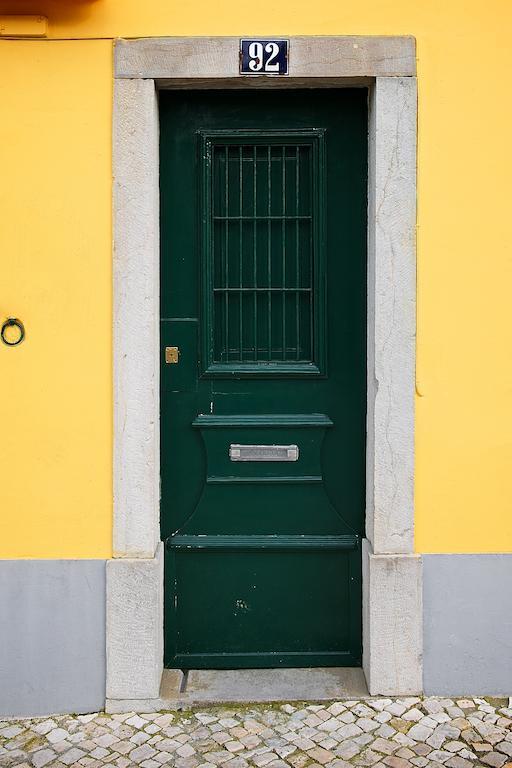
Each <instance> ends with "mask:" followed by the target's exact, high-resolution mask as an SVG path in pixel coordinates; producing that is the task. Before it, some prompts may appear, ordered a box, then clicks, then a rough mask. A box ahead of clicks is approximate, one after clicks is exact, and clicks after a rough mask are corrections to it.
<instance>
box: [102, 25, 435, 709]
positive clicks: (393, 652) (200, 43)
mask: <svg viewBox="0 0 512 768" xmlns="http://www.w3.org/2000/svg"><path fill="white" fill-rule="evenodd" d="M238 45H239V39H238V38H234V37H221V38H149V39H137V40H117V41H116V42H115V46H114V105H113V106H114V109H113V184H114V186H113V227H114V233H113V267H114V278H113V300H114V319H113V345H114V350H113V354H114V531H113V557H112V559H111V560H109V561H108V562H107V702H108V701H109V700H112V701H113V702H114V701H115V702H116V706H117V707H119V706H120V705H122V702H124V704H125V705H126V706H128V707H131V708H132V709H136V708H137V706H138V705H142V702H144V705H145V706H147V704H148V700H151V699H158V697H159V691H160V683H161V677H162V671H163V549H162V542H161V541H160V525H159V522H160V521H159V503H160V445H159V419H160V401H159V375H160V374H159V366H160V362H159V361H160V349H159V344H160V342H159V271H160V266H159V265H160V253H159V184H158V169H159V148H158V131H159V128H158V125H159V115H158V91H159V90H160V89H162V88H187V89H192V88H233V87H234V88H241V87H243V88H251V87H266V88H280V87H281V88H283V87H288V88H290V87H301V86H302V87H308V88H309V87H327V86H331V87H332V86H334V87H348V86H362V87H367V88H368V91H369V125H368V136H369V158H368V402H367V413H368V415H367V449H366V450H367V475H366V483H367V498H366V539H365V540H364V542H363V669H364V672H365V675H366V679H367V683H368V687H369V690H370V693H371V694H372V695H377V694H385V695H407V694H417V693H420V692H421V690H422V578H421V557H420V556H419V555H417V554H415V553H414V394H415V342H416V339H415V333H416V142H417V118H416V112H417V83H416V58H415V41H414V39H413V38H411V37H292V38H290V64H289V70H290V74H289V76H288V77H283V78H277V77H276V78H247V77H243V76H240V74H239V73H238Z"/></svg>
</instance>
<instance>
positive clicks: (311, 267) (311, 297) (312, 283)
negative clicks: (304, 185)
mask: <svg viewBox="0 0 512 768" xmlns="http://www.w3.org/2000/svg"><path fill="white" fill-rule="evenodd" d="M312 162H313V154H312V152H309V153H308V166H309V179H310V182H309V184H310V200H313V195H314V194H315V193H316V184H315V181H314V179H313V167H312ZM310 206H311V203H310ZM313 210H315V208H313ZM309 213H310V215H311V214H312V211H311V209H310V211H309ZM316 226H317V224H316V222H315V221H314V220H313V217H311V219H310V222H309V349H310V352H309V354H310V355H311V356H312V357H313V355H314V354H315V350H314V328H313V301H314V289H315V278H314V261H315V260H316V258H317V255H316V253H314V249H315V244H314V234H313V230H314V228H315V227H316ZM313 359H314V358H313Z"/></svg>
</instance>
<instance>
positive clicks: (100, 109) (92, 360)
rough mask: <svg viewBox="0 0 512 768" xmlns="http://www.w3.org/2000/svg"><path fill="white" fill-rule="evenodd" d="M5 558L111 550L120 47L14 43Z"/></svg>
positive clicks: (1, 499) (0, 250) (3, 355)
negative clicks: (114, 120)
mask: <svg viewBox="0 0 512 768" xmlns="http://www.w3.org/2000/svg"><path fill="white" fill-rule="evenodd" d="M0 73H1V75H0V219H1V224H0V318H4V317H6V316H7V315H15V316H18V317H20V318H21V319H22V320H23V322H24V323H25V327H26V333H27V336H26V341H24V342H23V344H21V345H20V346H19V347H13V348H9V347H6V346H5V345H3V344H0V431H1V439H0V519H1V521H2V522H1V536H0V557H106V556H107V557H108V556H109V554H110V551H111V544H110V541H111V528H112V523H111V518H112V498H111V497H112V492H111V486H112V483H111V474H112V469H111V465H112V462H111V453H112V448H111V446H112V437H111V434H112V429H111V422H112V415H111V411H112V405H111V388H112V383H111V382H112V375H111V315H112V310H111V287H110V286H111V257H110V241H111V224H110V220H111V215H110V208H111V203H110V200H111V159H110V157H111V152H110V135H111V127H110V126H111V102H112V96H111V94H112V87H111V77H110V73H111V44H110V43H109V42H107V41H106V42H103V41H101V42H96V41H94V42H73V43H68V42H56V43H46V42H7V41H0Z"/></svg>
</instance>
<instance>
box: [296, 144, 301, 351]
mask: <svg viewBox="0 0 512 768" xmlns="http://www.w3.org/2000/svg"><path fill="white" fill-rule="evenodd" d="M299 159H300V155H299V147H298V146H297V147H295V216H296V217H297V218H296V219H295V289H296V290H295V359H296V360H298V359H299V357H300V354H299V333H300V322H299V296H300V292H299V199H300V196H299V183H300V175H299Z"/></svg>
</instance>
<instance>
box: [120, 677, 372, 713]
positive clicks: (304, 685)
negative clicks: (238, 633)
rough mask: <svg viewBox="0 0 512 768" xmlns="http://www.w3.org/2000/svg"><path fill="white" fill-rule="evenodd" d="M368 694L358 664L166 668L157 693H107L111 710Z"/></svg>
mask: <svg viewBox="0 0 512 768" xmlns="http://www.w3.org/2000/svg"><path fill="white" fill-rule="evenodd" d="M368 696H369V693H368V688H367V686H366V680H365V677H364V673H363V670H362V669H361V668H359V667H343V668H338V667H322V668H315V669H312V668H308V669H234V670H231V669H227V670H224V669H221V670H211V669H208V670H199V669H191V670H188V671H186V672H182V671H181V670H179V669H164V671H163V674H162V683H161V686H160V696H159V698H157V699H107V701H106V706H105V710H106V712H109V713H113V714H115V713H122V712H158V711H160V710H171V711H172V710H178V709H189V708H190V707H195V706H201V705H218V704H220V705H222V704H255V703H260V704H262V703H273V702H281V701H304V702H318V701H333V700H338V701H340V700H341V701H343V700H344V699H349V700H350V699H357V700H361V699H364V698H367V697H368Z"/></svg>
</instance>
